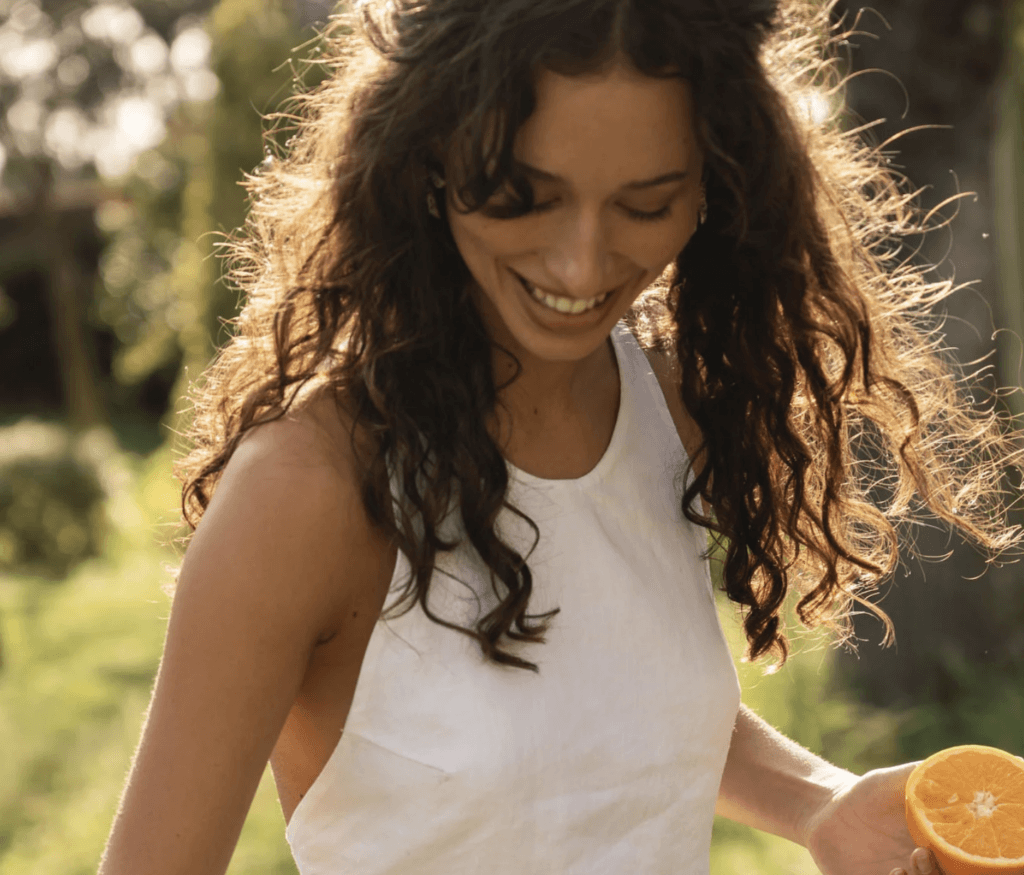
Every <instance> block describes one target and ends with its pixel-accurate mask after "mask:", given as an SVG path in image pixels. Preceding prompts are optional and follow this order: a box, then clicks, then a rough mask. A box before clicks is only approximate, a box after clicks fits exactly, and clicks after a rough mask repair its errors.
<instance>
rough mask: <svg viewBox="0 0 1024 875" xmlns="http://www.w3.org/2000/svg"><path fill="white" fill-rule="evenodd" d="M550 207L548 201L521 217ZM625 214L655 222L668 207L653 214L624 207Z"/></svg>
mask: <svg viewBox="0 0 1024 875" xmlns="http://www.w3.org/2000/svg"><path fill="white" fill-rule="evenodd" d="M551 206H552V204H551V202H550V201H549V202H548V203H546V204H535V205H534V207H533V209H532V210H525V211H524V212H523V213H522V215H528V214H529V213H531V212H532V213H542V212H545V211H546V210H548V209H550V208H551ZM626 212H627V213H629V215H630V216H632V217H633V218H634V219H636V220H638V221H640V222H656V221H658V220H659V219H664V218H665V217H667V216H668V214H669V212H670V208H669V207H662V208H661V209H660V210H655V211H654V212H653V213H646V212H644V211H643V210H634V209H630V208H629V207H626Z"/></svg>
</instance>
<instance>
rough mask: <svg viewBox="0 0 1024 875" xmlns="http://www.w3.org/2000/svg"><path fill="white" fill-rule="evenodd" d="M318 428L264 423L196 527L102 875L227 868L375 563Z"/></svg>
mask: <svg viewBox="0 0 1024 875" xmlns="http://www.w3.org/2000/svg"><path fill="white" fill-rule="evenodd" d="M314 431H315V430H314V429H311V428H309V427H308V426H302V425H299V424H297V423H295V422H292V423H286V422H280V423H274V424H271V425H268V426H261V427H260V428H259V429H257V430H256V431H255V432H254V433H253V434H252V435H251V437H248V438H247V439H246V440H245V441H244V442H243V443H242V444H241V446H240V447H239V448H238V450H237V451H236V453H235V455H234V456H233V457H232V459H231V461H230V462H229V464H228V466H227V468H226V470H225V473H224V476H223V478H222V481H221V483H220V484H219V486H218V488H217V491H216V493H215V495H214V497H213V500H212V501H211V503H210V506H209V508H208V509H207V511H206V513H205V515H204V516H203V519H202V521H201V523H200V524H199V527H198V528H197V530H196V533H195V536H194V538H193V540H192V542H191V544H190V545H189V548H188V551H187V553H186V556H185V561H184V564H183V566H182V571H181V576H180V578H179V583H178V589H177V592H176V593H175V597H174V602H173V606H172V610H171V616H170V620H169V623H168V627H167V635H166V640H165V643H164V651H163V656H162V659H161V662H160V668H159V672H158V674H157V680H156V685H155V689H154V692H153V696H152V700H151V702H150V705H149V708H148V711H147V714H146V719H145V725H144V728H143V732H142V739H141V741H140V744H139V747H138V749H137V751H136V754H135V758H134V761H133V763H132V768H131V771H130V774H129V776H128V780H127V784H126V787H125V791H124V794H123V796H122V798H121V801H120V805H119V807H118V811H117V814H116V817H115V820H114V823H113V827H112V831H111V834H110V837H109V839H108V842H107V846H106V849H105V851H104V854H103V859H102V861H101V863H100V869H99V873H100V875H223V873H224V872H225V871H226V869H227V867H228V864H229V862H230V860H231V855H232V853H233V851H234V848H235V845H236V843H237V841H238V837H239V834H240V833H241V829H242V826H243V823H244V821H245V817H246V814H247V813H248V810H249V807H250V805H251V803H252V799H253V797H254V795H255V792H256V789H257V786H258V784H259V781H260V778H261V777H262V775H263V772H264V770H265V768H266V764H267V761H268V759H269V757H270V753H271V751H272V750H273V748H274V745H275V743H276V741H277V738H278V735H279V734H280V731H281V728H282V726H283V725H284V722H285V719H286V717H287V716H288V713H289V711H290V709H291V707H292V704H293V701H294V699H295V696H296V693H297V692H298V690H299V689H300V687H301V684H302V681H303V677H304V675H305V671H306V667H307V664H308V661H309V658H310V655H311V653H312V651H313V648H314V646H315V644H316V642H317V641H318V640H320V639H321V638H322V637H324V636H325V634H327V633H328V632H329V631H330V626H331V622H332V619H333V618H335V617H337V616H338V615H339V613H340V611H341V610H342V609H343V608H344V606H345V605H346V604H347V603H348V600H349V599H350V598H352V594H353V593H355V592H357V591H358V590H359V588H360V587H362V586H364V585H366V584H367V582H368V581H369V580H371V579H372V577H373V575H372V571H371V566H372V556H371V553H372V550H373V549H374V548H373V545H374V543H375V542H374V538H373V535H372V533H370V532H369V531H368V528H367V524H366V521H365V517H364V515H363V513H362V505H361V502H360V501H359V498H358V494H357V490H356V488H355V486H354V480H352V478H350V477H346V476H345V475H344V472H343V471H340V470H339V464H338V462H337V460H333V461H332V460H331V459H330V458H329V457H328V455H327V454H324V453H323V452H322V448H319V447H318V441H317V439H316V437H315V435H314Z"/></svg>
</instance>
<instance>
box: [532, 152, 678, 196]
mask: <svg viewBox="0 0 1024 875" xmlns="http://www.w3.org/2000/svg"><path fill="white" fill-rule="evenodd" d="M512 164H513V166H514V167H515V168H516V169H517V170H519V171H520V172H522V173H524V174H525V175H526V176H533V177H535V178H536V179H542V180H544V181H545V182H557V183H560V184H562V185H568V181H567V180H565V179H563V178H562V177H561V176H557V175H556V174H554V173H549V172H548V171H547V170H541V169H540V168H539V167H533V166H531V165H530V164H527V163H526V162H525V161H519V160H517V159H513V161H512ZM687 175H688V174H687V172H686V171H685V170H673V171H672V172H671V173H663V174H662V175H661V176H655V177H654V178H653V179H638V180H635V181H633V182H627V183H626V184H625V185H623V186H622V187H623V188H628V189H629V190H630V191H637V190H639V189H644V188H655V187H656V186H659V185H665V184H667V183H669V182H677V181H678V180H680V179H685V178H686V176H687Z"/></svg>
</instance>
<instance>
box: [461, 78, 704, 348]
mask: <svg viewBox="0 0 1024 875" xmlns="http://www.w3.org/2000/svg"><path fill="white" fill-rule="evenodd" d="M513 154H514V158H515V160H516V161H518V162H520V163H521V164H522V165H525V167H523V168H522V169H523V170H524V172H525V174H526V176H527V178H528V179H529V180H530V183H531V185H532V187H533V190H534V195H535V197H534V203H535V209H534V211H533V212H531V213H528V214H527V215H525V216H521V217H518V218H513V219H496V218H490V217H488V216H485V215H483V214H481V213H480V212H476V213H470V214H468V215H466V214H463V213H460V212H458V211H457V210H455V209H453V208H451V206H450V205H449V209H448V218H449V222H450V225H451V229H452V234H453V236H454V238H455V242H456V244H457V246H458V248H459V251H460V253H461V254H462V257H463V259H464V260H465V262H466V265H467V266H468V268H469V270H470V272H471V274H472V276H473V278H474V280H475V283H474V284H473V285H474V286H475V287H472V288H471V290H470V295H471V298H472V300H473V301H474V303H475V305H476V306H477V308H478V310H479V311H480V314H481V317H482V318H483V320H484V324H485V325H486V326H487V327H488V330H489V332H490V335H491V337H492V338H493V339H495V340H497V341H498V342H500V343H502V344H503V345H505V346H507V347H508V348H510V349H512V351H513V352H515V353H516V354H517V355H520V356H522V355H523V354H525V355H526V358H527V359H531V360H532V359H533V358H536V359H540V360H544V361H548V362H572V361H579V360H581V359H583V358H586V357H587V356H588V355H589V354H591V353H593V352H594V351H595V350H596V349H597V348H598V347H599V346H600V345H601V344H602V343H603V342H604V341H605V340H606V338H607V337H608V335H609V333H610V332H611V330H612V327H613V326H614V325H615V323H616V322H618V321H619V319H621V318H622V316H623V314H625V313H626V311H627V310H629V308H630V306H631V305H632V303H633V302H634V301H635V300H636V298H637V297H639V295H640V294H641V293H642V292H643V291H644V289H646V288H647V287H648V286H649V285H650V284H651V283H652V282H654V281H655V280H656V279H657V278H658V277H659V276H660V275H661V273H662V271H663V270H664V269H665V267H666V266H667V265H668V264H669V263H670V262H671V261H673V260H674V259H675V258H676V256H677V255H678V254H679V252H680V251H681V250H682V249H683V247H684V246H685V245H686V243H687V241H688V240H689V239H690V235H691V234H693V232H694V230H695V229H696V227H697V212H698V208H699V203H700V182H701V173H702V169H703V168H702V156H701V154H700V151H699V148H698V144H697V139H696V134H695V131H694V120H693V108H692V104H691V96H690V90H689V87H688V84H687V83H686V82H685V81H684V80H682V79H678V78H673V79H652V78H647V77H644V76H642V75H640V74H639V73H636V72H635V71H634V70H633V69H632V68H630V67H627V66H626V65H624V64H619V65H616V66H615V67H614V69H613V71H612V72H611V73H609V74H605V75H602V76H601V77H600V78H597V77H587V78H566V77H563V76H560V75H557V74H554V73H551V72H549V71H545V72H544V73H543V74H542V75H541V77H540V78H539V80H538V83H537V107H536V110H535V112H534V113H533V115H531V116H530V118H529V119H528V120H527V121H526V122H525V123H524V124H523V126H522V127H521V128H520V130H519V131H518V132H517V134H516V137H515V141H514V147H513ZM449 166H450V167H451V164H450V165H449ZM530 168H533V169H534V170H535V171H537V172H532V171H531V169H530ZM449 178H451V173H449ZM655 180H657V182H652V181H655ZM454 189H455V186H454V185H449V186H447V188H446V189H445V192H446V194H447V196H448V197H449V198H453V197H455V193H454ZM515 200H516V198H515V196H514V192H513V191H512V189H511V186H508V187H506V189H505V190H499V191H498V192H497V193H495V195H494V196H493V197H492V199H491V201H490V202H489V204H493V205H497V204H503V203H509V202H514V201H515ZM645 214H646V217H645ZM520 277H521V278H523V279H525V280H527V281H528V282H529V283H531V284H533V286H535V287H536V288H537V289H538V290H539V292H540V293H547V294H550V295H552V296H556V297H558V298H564V299H567V300H566V302H565V303H568V302H572V303H576V304H577V307H578V306H583V305H582V304H579V303H577V302H584V303H586V304H587V305H589V304H591V303H593V301H594V299H595V298H596V299H598V300H599V302H600V303H598V304H597V306H595V307H593V308H592V309H589V310H587V311H585V312H583V313H580V314H571V313H564V312H559V311H558V310H556V309H552V308H551V307H550V306H548V305H546V304H545V303H541V302H539V301H537V300H535V299H534V297H533V296H532V295H531V294H530V293H529V292H528V291H527V290H526V288H525V287H524V284H523V282H522V281H521V280H520ZM605 296H606V297H605ZM602 298H603V300H602ZM556 303H557V302H556ZM563 306H564V304H563Z"/></svg>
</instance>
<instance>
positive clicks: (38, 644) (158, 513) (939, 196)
mask: <svg viewBox="0 0 1024 875" xmlns="http://www.w3.org/2000/svg"><path fill="white" fill-rule="evenodd" d="M331 11H332V5H331V3H330V2H329V0H319V2H318V0H293V2H287V3H286V2H283V0H220V2H216V0H134V2H130V3H129V2H125V0H117V2H113V0H100V2H84V0H65V2H57V0H0V875H25V873H46V875H87V873H95V871H96V868H97V866H98V861H99V857H100V854H101V851H102V849H103V846H104V843H105V841H106V837H107V834H108V832H109V829H110V826H111V822H112V819H113V815H114V811H115V808H116V804H117V801H118V798H119V796H120V793H121V790H122V787H123V784H124V780H125V777H126V775H127V772H128V769H129V767H130V764H131V757H132V754H133V752H134V749H135V745H136V744H137V741H138V738H139V732H140V729H141V726H142V721H143V716H144V711H145V707H146V705H147V703H148V700H149V695H150V691H151V686H152V683H153V681H154V679H155V675H156V670H157V665H158V661H159V656H160V651H161V647H162V643H163V635H164V631H165V627H166V622H167V617H168V615H169V607H170V605H169V600H168V598H167V597H166V596H165V595H164V593H163V592H162V591H161V584H164V583H165V582H166V580H167V577H168V566H169V565H171V564H173V563H175V562H176V561H177V560H178V558H179V553H180V551H179V549H178V548H177V547H176V546H175V543H174V540H175V538H176V537H178V536H180V535H181V534H182V529H181V527H180V524H179V521H178V510H177V505H178V484H177V482H176V481H175V480H174V478H173V476H172V474H171V463H172V460H173V458H174V456H175V455H176V454H177V453H179V452H180V450H181V445H180V443H179V442H178V440H177V438H176V431H177V430H178V429H179V428H180V423H181V419H180V416H181V415H183V414H185V413H186V412H185V411H184V404H183V390H184V387H185V385H186V383H187V381H188V380H189V379H190V378H194V377H195V376H196V375H198V374H199V373H201V371H202V370H203V368H204V367H205V365H206V364H207V363H208V362H209V360H210V358H211V356H212V354H213V351H214V349H215V348H216V346H217V344H218V343H222V342H223V341H224V339H225V338H226V337H227V336H228V334H227V332H228V330H229V328H228V327H227V326H226V325H225V321H224V320H226V319H230V317H231V316H232V315H234V313H235V312H236V309H237V306H238V301H237V298H236V295H235V294H234V293H233V292H231V291H230V290H229V289H228V288H227V287H226V286H225V285H224V284H223V283H222V282H221V272H222V269H223V268H222V264H221V262H220V261H219V260H218V259H217V258H216V257H215V252H216V243H217V240H218V237H217V235H216V232H218V231H220V232H226V231H230V230H232V229H234V228H237V227H238V226H239V225H240V224H241V222H242V219H243V216H244V209H245V192H244V190H243V189H242V188H241V187H240V185H239V182H240V181H241V180H242V178H243V174H244V173H247V172H250V173H251V172H258V167H259V165H260V163H261V162H262V161H263V160H264V158H265V155H266V154H267V153H265V151H264V146H265V144H264V141H263V139H262V136H261V132H262V131H263V130H269V129H270V127H271V126H270V125H268V124H266V123H263V122H261V116H262V115H265V114H267V113H270V112H272V111H274V110H275V109H278V108H280V106H281V103H282V101H283V100H284V99H285V98H286V97H287V96H288V94H289V93H291V91H292V89H293V87H294V83H295V82H296V81H298V82H300V83H304V84H305V85H306V86H309V85H313V84H315V83H316V82H317V81H319V79H320V78H321V77H322V76H323V75H324V73H325V71H324V70H323V69H322V68H321V67H319V66H318V65H316V64H315V63H313V62H312V61H315V54H314V44H313V43H312V42H311V40H313V39H314V38H315V37H316V34H317V32H318V28H322V27H323V24H324V23H325V22H326V20H327V17H328V16H329V15H330V13H331ZM859 12H860V19H859V27H858V31H859V33H858V35H855V36H852V37H851V38H850V40H849V44H848V45H847V46H846V47H845V54H844V56H843V58H842V62H843V64H844V68H845V69H846V70H847V71H848V72H859V73H860V74H861V75H858V76H857V77H856V78H854V79H852V80H851V81H850V83H849V86H848V88H847V90H846V94H845V100H846V103H847V109H848V110H849V118H850V122H849V124H850V125H851V126H852V125H856V124H861V123H866V122H874V123H875V124H874V125H873V126H872V127H870V129H869V130H868V131H867V133H866V136H867V137H868V138H869V139H871V140H872V141H873V142H875V143H882V142H884V141H885V140H887V139H888V138H889V137H891V136H893V135H894V134H896V133H897V132H899V131H901V130H909V129H914V130H912V131H911V132H910V133H908V134H907V135H905V136H904V137H902V138H901V139H899V140H898V141H896V142H894V143H892V144H890V145H889V146H888V147H887V150H888V151H889V152H890V154H891V157H892V161H893V164H894V166H896V167H897V168H899V169H900V170H901V171H902V172H903V173H905V174H906V175H907V176H908V177H909V178H910V179H911V180H913V182H914V183H916V184H917V185H921V186H927V189H926V190H925V191H924V192H923V193H922V195H921V203H922V204H923V205H925V206H932V205H935V204H939V203H941V202H942V201H944V200H946V199H947V198H950V197H952V196H954V195H956V194H958V193H964V192H969V193H971V194H970V196H968V197H964V198H961V199H960V200H959V201H957V202H956V206H951V207H949V208H947V210H946V215H949V216H953V215H954V214H955V218H954V219H953V221H952V224H951V228H949V229H944V230H941V231H937V232H935V233H933V234H931V235H930V236H929V237H928V238H927V239H925V240H924V241H923V243H922V247H921V254H920V257H921V258H922V259H924V260H926V261H928V262H929V263H932V264H936V265H937V267H936V268H935V274H936V276H941V277H946V278H948V277H953V278H955V279H956V281H957V282H964V283H970V284H969V285H968V286H966V287H965V288H964V289H963V290H962V291H960V292H958V293H957V294H956V295H955V296H954V297H953V298H951V299H950V300H949V301H947V302H946V303H945V304H944V305H942V306H943V310H942V312H943V313H944V314H945V315H946V316H947V324H946V338H947V345H948V346H949V348H950V349H951V350H952V352H951V354H955V356H956V357H957V359H958V360H959V361H961V362H963V363H964V365H965V368H966V369H967V370H975V369H977V368H979V367H984V368H985V371H984V380H985V381H986V385H988V386H989V387H991V386H994V385H996V384H998V385H999V386H1005V387H1019V386H1020V384H1021V372H1022V358H1024V344H1022V340H1021V338H1022V336H1024V326H1022V320H1024V295H1022V291H1021V289H1022V258H1021V249H1022V242H1024V222H1022V217H1024V127H1022V112H1024V0H1015V2H1012V3H1000V2H997V0H874V2H873V3H872V6H871V9H870V10H863V11H861V9H860V7H859V6H857V5H856V4H848V3H845V2H840V3H839V4H838V5H837V6H836V8H835V10H834V16H835V18H836V19H837V20H838V19H839V18H840V16H842V15H844V14H845V15H846V16H847V18H846V21H847V23H848V24H851V23H852V22H853V21H854V19H855V18H856V17H857V15H858V13H859ZM310 59H312V60H310ZM811 109H812V111H813V110H814V106H813V105H812V106H811ZM268 136H271V137H272V138H274V140H275V142H277V143H278V144H279V145H283V143H284V141H285V139H286V137H287V130H285V129H277V130H274V131H271V132H270V133H269V134H268ZM971 363H973V365H972V364H971ZM998 403H1000V404H1001V405H1003V406H1005V407H1006V408H1007V410H1008V411H1009V412H1012V413H1020V412H1021V410H1022V405H1021V401H1020V397H1019V396H1012V395H1011V396H1008V397H1006V398H1004V399H1003V400H1001V401H999V402H998ZM1017 521H1020V520H1019V517H1018V519H1017ZM913 538H914V541H915V542H916V544H917V547H918V549H919V550H920V551H921V552H922V553H924V554H925V555H927V556H930V557H933V558H932V559H931V560H930V561H923V562H922V561H918V560H916V559H915V560H911V559H910V558H909V557H908V558H907V560H906V561H905V562H904V564H903V566H902V567H901V569H900V571H899V573H898V574H897V575H896V577H895V578H894V579H893V582H892V584H891V585H890V586H887V587H886V588H885V589H884V590H883V594H884V598H882V599H881V605H882V607H883V609H884V610H886V611H887V612H888V613H889V615H890V616H891V617H892V619H893V621H894V623H895V625H896V629H897V643H896V646H894V647H886V648H883V647H881V646H880V645H881V641H882V632H883V629H882V626H881V624H880V623H879V621H878V620H877V619H875V618H874V617H873V616H872V615H871V614H867V613H864V614H862V615H860V616H858V617H857V621H856V630H857V637H858V639H859V641H860V645H859V651H858V653H857V654H853V653H852V652H849V651H846V650H838V649H836V648H834V647H830V646H829V644H830V642H829V640H828V639H827V638H825V637H822V636H820V635H815V634H811V633H807V632H805V631H804V630H802V627H800V625H799V623H798V621H797V620H796V619H795V615H794V614H793V612H792V610H791V608H792V605H790V611H789V613H788V615H787V616H788V620H787V625H788V628H789V630H790V631H791V633H795V634H793V635H792V642H793V645H794V655H793V657H792V659H791V661H790V662H789V664H788V665H787V666H786V667H785V669H784V670H783V671H781V672H779V673H776V674H770V675H767V676H766V675H765V674H764V673H763V665H761V666H751V665H746V664H743V663H742V662H740V656H741V654H742V652H743V638H742V633H741V630H740V627H739V620H738V617H737V615H736V613H735V612H734V610H733V606H732V605H731V604H729V603H728V602H726V601H720V603H719V609H720V615H721V618H722V623H723V626H724V627H725V629H726V632H727V636H728V638H729V641H730V646H731V647H732V649H733V653H734V656H735V658H736V660H737V665H738V668H739V671H740V678H741V683H742V686H743V699H744V702H745V703H746V704H747V705H749V706H750V707H752V708H753V709H754V710H755V711H757V712H758V713H759V714H760V715H761V716H762V717H764V718H765V719H767V720H769V721H770V722H772V723H773V724H774V725H776V726H777V727H778V728H779V729H780V730H782V731H783V732H785V733H786V734H788V735H789V736H790V737H792V738H794V739H796V740H797V741H799V742H800V743H802V744H804V745H806V746H807V747H809V748H810V749H812V750H814V751H815V752H817V753H819V754H821V755H823V756H825V757H826V758H828V759H830V760H832V761H834V762H836V763H838V764H840V765H842V766H844V767H846V768H848V769H851V770H853V771H855V772H857V773H863V772H865V771H868V770H870V769H872V768H876V767H883V766H889V765H893V764H896V763H899V762H906V761H909V760H914V759H922V758H924V757H926V756H927V755H929V754H930V753H932V752H934V751H935V750H938V749H940V748H942V747H946V746H949V745H953V744H962V743H981V744H989V745H994V746H997V747H1002V748H1005V749H1007V750H1011V751H1013V752H1015V753H1019V754H1024V728H1022V727H1024V686H1022V685H1021V682H1020V679H1021V677H1024V568H1022V567H1021V566H1020V565H1005V566H1002V567H986V565H985V563H984V561H983V559H982V557H980V556H979V555H978V554H977V553H976V552H975V551H974V550H973V549H971V548H969V547H965V546H964V545H963V544H961V543H960V542H959V541H958V540H957V539H951V538H950V536H949V535H948V533H947V532H945V531H940V530H937V529H934V528H930V527H924V526H922V527H920V528H918V529H916V530H915V531H914V532H913ZM983 572H984V573H983ZM682 862H683V861H681V864H682ZM229 871H230V872H231V873H232V875H242V873H252V875H255V873H259V875H272V873H274V875H278V873H279V875H285V873H292V875H294V873H295V868H294V865H293V863H292V862H291V859H290V856H289V853H288V848H287V845H286V843H285V840H284V820H283V818H282V815H281V810H280V807H279V805H278V802H277V797H276V792H275V790H274V785H273V780H272V777H271V773H270V770H269V768H268V769H267V771H266V773H265V775H264V780H263V782H262V783H261V785H260V789H259V791H258V793H257V796H256V799H255V802H254V804H253V807H252V809H251V811H250V814H249V817H248V820H247V821H246V825H245V829H244V831H243V833H242V836H241V840H240V842H239V845H238V848H237V850H236V852H235V855H234V859H233V861H232V863H231V868H230V870H229ZM712 872H716V873H733V872H763V873H787V875H805V873H808V875H809V873H814V872H816V869H815V867H814V866H813V864H812V863H811V862H810V858H809V856H808V854H807V853H806V851H805V850H804V849H803V848H800V847H798V846H796V845H794V844H792V843H790V842H787V841H785V840H783V839H777V838H775V837H773V836H768V835H765V834H763V833H758V832H756V831H753V830H749V829H747V828H745V827H742V826H739V825H737V824H734V823H732V822H730V821H725V820H722V819H717V820H716V824H715V833H714V845H713V848H712Z"/></svg>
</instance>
